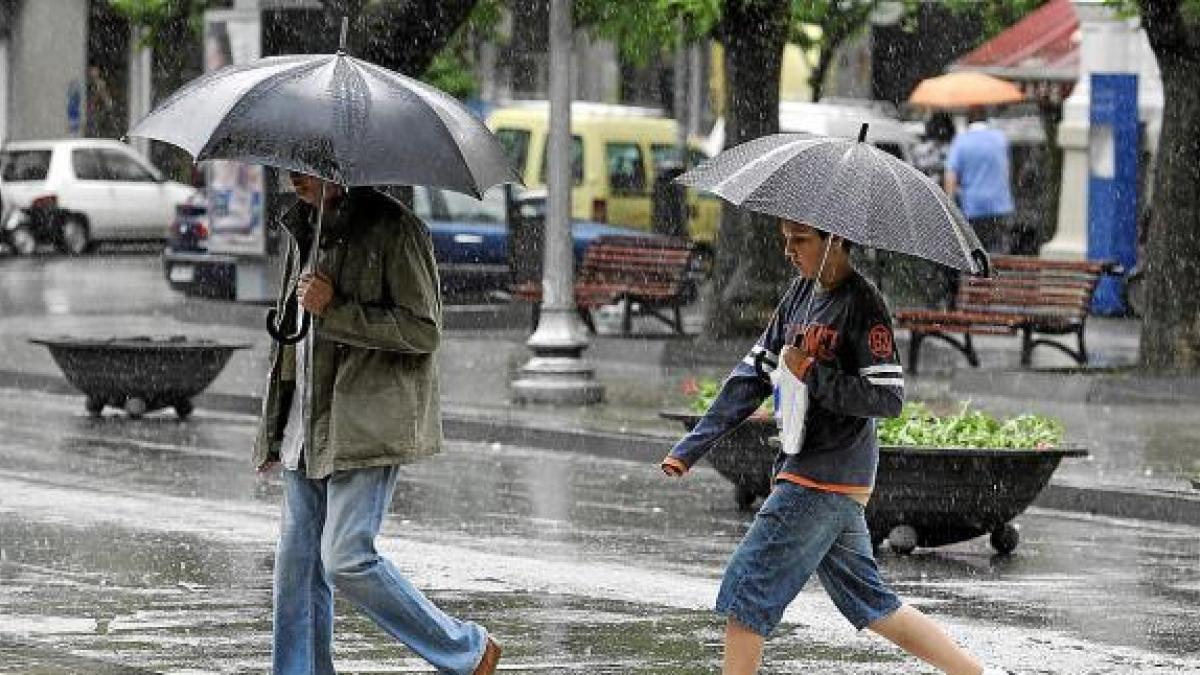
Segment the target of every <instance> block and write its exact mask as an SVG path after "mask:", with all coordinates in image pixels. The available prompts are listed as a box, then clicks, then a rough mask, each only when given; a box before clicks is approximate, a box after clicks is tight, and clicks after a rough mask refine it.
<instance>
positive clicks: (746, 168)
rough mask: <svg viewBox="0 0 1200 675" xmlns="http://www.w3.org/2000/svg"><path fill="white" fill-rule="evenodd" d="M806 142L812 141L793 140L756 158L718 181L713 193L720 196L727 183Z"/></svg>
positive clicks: (712, 189) (713, 187)
mask: <svg viewBox="0 0 1200 675" xmlns="http://www.w3.org/2000/svg"><path fill="white" fill-rule="evenodd" d="M805 140H810V139H797V140H793V141H788V142H787V143H784V144H782V145H780V146H779V147H777V148H772V149H770V150H769V151H767V152H765V153H763V154H762V155H759V156H758V157H755V158H754V159H752V160H750V161H749V162H746V163H745V164H743V165H742V166H740V167H738V168H737V169H735V170H734V171H733V172H732V173H730V174H729V175H728V176H726V177H724V178H722V179H721V180H719V181H717V182H716V183H715V184H714V185H713V186H712V188H711V191H712V192H716V193H717V194H720V191H721V190H722V188H724V187H725V185H726V184H727V183H729V182H730V181H732V180H734V179H735V178H739V177H740V176H742V175H743V174H744V173H746V172H747V171H750V170H752V169H756V168H758V166H759V165H761V164H763V163H764V162H767V161H768V160H771V159H773V158H774V157H775V156H776V155H779V154H782V153H785V152H789V151H791V150H792V149H793V147H794V146H795V145H796V144H797V143H800V142H802V141H805ZM813 145H816V144H815V143H814V144H813ZM806 149H807V148H801V152H803V151H804V150H806ZM797 154H799V153H797ZM791 159H794V157H792V158H791ZM789 161H790V159H789Z"/></svg>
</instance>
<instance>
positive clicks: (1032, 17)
mask: <svg viewBox="0 0 1200 675" xmlns="http://www.w3.org/2000/svg"><path fill="white" fill-rule="evenodd" d="M949 69H950V70H974V71H980V72H985V73H988V74H990V75H995V76H997V77H1003V78H1005V79H1008V80H1024V81H1037V80H1042V81H1046V80H1053V81H1067V80H1069V81H1071V82H1074V81H1075V78H1076V77H1077V75H1078V73H1079V17H1078V16H1076V14H1075V7H1074V6H1072V4H1071V0H1050V1H1049V2H1047V3H1046V4H1044V5H1042V6H1041V7H1039V8H1037V9H1036V10H1034V11H1033V12H1030V13H1029V14H1028V15H1026V16H1025V18H1023V19H1021V20H1020V21H1018V22H1017V23H1015V24H1013V25H1012V26H1010V27H1008V28H1007V29H1005V30H1004V31H1003V32H1002V33H1000V34H999V35H997V36H996V37H994V38H992V39H991V40H988V41H987V42H985V43H983V44H982V45H980V46H979V47H977V48H976V49H975V50H974V51H972V52H971V53H969V54H967V55H966V56H964V57H962V58H960V59H959V60H957V61H955V62H954V64H953V65H951V67H950V68H949Z"/></svg>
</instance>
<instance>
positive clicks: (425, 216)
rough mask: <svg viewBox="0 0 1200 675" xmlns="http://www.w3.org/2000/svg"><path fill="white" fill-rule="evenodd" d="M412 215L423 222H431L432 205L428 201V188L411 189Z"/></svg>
mask: <svg viewBox="0 0 1200 675" xmlns="http://www.w3.org/2000/svg"><path fill="white" fill-rule="evenodd" d="M413 213H414V214H416V216H417V217H418V218H420V219H421V220H424V221H425V222H429V221H430V220H433V203H432V202H431V201H430V200H429V188H426V187H421V186H417V187H414V188H413Z"/></svg>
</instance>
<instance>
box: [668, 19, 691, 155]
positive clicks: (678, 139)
mask: <svg viewBox="0 0 1200 675" xmlns="http://www.w3.org/2000/svg"><path fill="white" fill-rule="evenodd" d="M675 27H676V32H677V33H678V34H679V36H680V37H679V44H678V45H676V46H675V77H673V78H672V79H673V81H674V84H675V92H674V94H675V101H674V106H675V122H676V123H677V126H676V135H675V144H676V145H677V146H678V147H679V166H681V167H683V168H685V169H686V168H688V161H687V139H688V115H687V102H688V101H687V100H688V80H687V72H688V58H687V56H688V46H687V45H686V44H685V43H684V41H683V35H684V32H683V20H682V19H679V20H677V21H676V22H675Z"/></svg>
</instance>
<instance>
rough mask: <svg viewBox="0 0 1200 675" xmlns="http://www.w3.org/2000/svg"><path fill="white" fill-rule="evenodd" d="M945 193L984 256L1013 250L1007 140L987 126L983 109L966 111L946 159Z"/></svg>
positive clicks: (1012, 206)
mask: <svg viewBox="0 0 1200 675" xmlns="http://www.w3.org/2000/svg"><path fill="white" fill-rule="evenodd" d="M943 181H944V185H945V189H946V194H948V195H950V198H951V199H957V200H958V205H959V208H961V209H962V212H963V215H964V216H966V217H967V221H968V222H970V223H971V227H972V228H974V230H975V234H977V235H978V236H979V241H980V243H982V244H983V247H984V248H985V249H987V251H988V253H991V254H996V255H1005V254H1008V253H1011V252H1012V247H1013V232H1012V229H1013V224H1012V215H1013V211H1014V210H1015V207H1014V205H1013V197H1012V185H1011V177H1010V172H1009V166H1008V139H1007V138H1005V137H1004V132H1002V131H1000V130H999V129H993V128H991V127H990V126H988V123H987V116H986V115H985V114H984V111H983V108H979V107H973V108H971V109H970V110H969V111H968V112H967V129H966V131H964V132H962V133H960V134H958V135H957V136H955V137H954V142H953V143H951V145H950V153H949V155H948V156H947V157H946V174H945V177H944V179H943Z"/></svg>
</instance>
